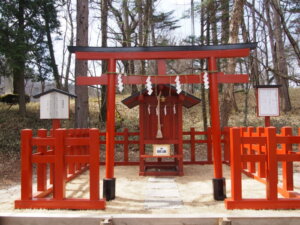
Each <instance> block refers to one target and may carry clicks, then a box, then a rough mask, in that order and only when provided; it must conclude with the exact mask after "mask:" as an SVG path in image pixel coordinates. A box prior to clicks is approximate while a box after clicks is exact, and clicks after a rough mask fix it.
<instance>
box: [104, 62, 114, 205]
mask: <svg viewBox="0 0 300 225" xmlns="http://www.w3.org/2000/svg"><path fill="white" fill-rule="evenodd" d="M107 75H108V83H107V97H106V104H107V112H106V113H107V114H106V115H107V116H106V118H107V120H106V165H105V166H106V167H105V178H104V179H103V198H106V200H107V201H109V200H113V199H115V193H116V178H114V164H115V162H114V161H115V159H114V158H115V111H116V110H115V107H116V94H115V93H116V60H115V59H109V60H108V72H107Z"/></svg>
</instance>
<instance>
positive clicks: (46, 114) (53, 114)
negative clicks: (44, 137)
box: [33, 89, 76, 130]
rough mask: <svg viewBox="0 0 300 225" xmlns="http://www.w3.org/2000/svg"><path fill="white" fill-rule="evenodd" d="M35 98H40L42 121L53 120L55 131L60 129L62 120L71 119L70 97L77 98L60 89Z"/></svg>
mask: <svg viewBox="0 0 300 225" xmlns="http://www.w3.org/2000/svg"><path fill="white" fill-rule="evenodd" d="M33 97H34V98H40V119H52V129H53V130H55V129H58V128H60V120H61V119H69V114H70V97H73V98H76V96H75V95H72V94H70V93H68V92H65V91H62V90H59V89H51V90H48V91H46V92H43V93H40V94H38V95H35V96H33Z"/></svg>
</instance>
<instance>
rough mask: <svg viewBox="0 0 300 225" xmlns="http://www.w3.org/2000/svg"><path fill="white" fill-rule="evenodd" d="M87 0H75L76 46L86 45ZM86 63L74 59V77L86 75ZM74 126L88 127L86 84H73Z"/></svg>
mask: <svg viewBox="0 0 300 225" xmlns="http://www.w3.org/2000/svg"><path fill="white" fill-rule="evenodd" d="M88 3H89V1H88V0H77V16H76V21H77V37H76V45H77V46H88V26H89V23H88V18H89V8H88V7H89V4H88ZM87 70H88V64H87V61H83V60H76V61H75V77H77V76H87ZM75 94H76V95H77V98H76V101H75V127H76V128H85V127H88V120H89V96H88V86H78V85H76V86H75Z"/></svg>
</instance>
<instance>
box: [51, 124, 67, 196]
mask: <svg viewBox="0 0 300 225" xmlns="http://www.w3.org/2000/svg"><path fill="white" fill-rule="evenodd" d="M54 136H55V150H54V151H55V166H54V171H55V172H54V193H53V195H54V199H55V200H63V199H64V198H65V192H66V190H65V188H66V186H65V185H66V177H65V169H66V168H65V162H64V146H65V143H64V139H65V136H66V130H64V129H57V130H54Z"/></svg>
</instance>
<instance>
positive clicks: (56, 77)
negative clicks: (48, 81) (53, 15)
mask: <svg viewBox="0 0 300 225" xmlns="http://www.w3.org/2000/svg"><path fill="white" fill-rule="evenodd" d="M47 10H48V8H47V3H46V2H43V17H44V20H45V31H46V36H47V44H48V49H49V53H50V60H51V62H50V66H51V68H52V72H53V76H54V80H55V83H56V88H58V89H61V79H60V76H59V73H58V68H57V65H56V60H55V54H54V49H53V42H52V37H51V30H50V25H49V22H50V21H49V15H48V11H47Z"/></svg>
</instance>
